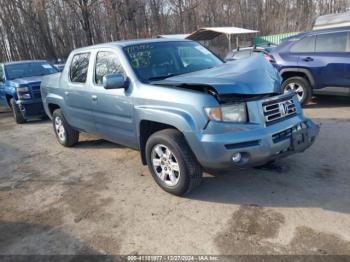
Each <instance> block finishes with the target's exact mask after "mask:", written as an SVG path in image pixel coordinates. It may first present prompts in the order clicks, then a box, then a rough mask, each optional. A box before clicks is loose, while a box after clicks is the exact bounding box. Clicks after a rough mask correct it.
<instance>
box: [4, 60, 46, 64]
mask: <svg viewBox="0 0 350 262" xmlns="http://www.w3.org/2000/svg"><path fill="white" fill-rule="evenodd" d="M42 62H47V61H46V60H22V61H12V62H5V63H4V65H16V64H26V63H42Z"/></svg>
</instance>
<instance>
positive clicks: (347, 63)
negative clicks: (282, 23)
mask: <svg viewBox="0 0 350 262" xmlns="http://www.w3.org/2000/svg"><path fill="white" fill-rule="evenodd" d="M271 53H272V55H273V57H274V60H275V63H274V66H275V67H276V68H277V69H278V71H279V72H280V73H281V76H282V78H283V84H282V88H283V89H284V90H285V91H289V90H294V91H295V92H296V93H297V94H298V98H299V100H300V101H301V103H302V104H306V103H307V102H308V101H309V100H310V99H311V97H312V95H313V94H334V95H345V96H349V95H350V27H343V28H332V29H323V30H315V31H310V32H306V33H301V34H299V35H295V36H292V37H289V38H287V39H285V40H284V41H283V42H282V43H281V44H280V45H279V46H278V47H277V48H275V49H274V50H273V51H272V52H271Z"/></svg>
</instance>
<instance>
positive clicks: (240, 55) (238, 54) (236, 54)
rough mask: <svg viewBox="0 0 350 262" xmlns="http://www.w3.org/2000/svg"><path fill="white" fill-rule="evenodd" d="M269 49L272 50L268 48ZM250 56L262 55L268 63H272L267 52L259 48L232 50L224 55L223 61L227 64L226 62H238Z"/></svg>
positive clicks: (271, 58)
mask: <svg viewBox="0 0 350 262" xmlns="http://www.w3.org/2000/svg"><path fill="white" fill-rule="evenodd" d="M270 49H271V50H272V49H273V48H272V47H270ZM252 55H263V56H264V58H265V59H266V60H267V61H269V62H272V61H273V57H272V56H271V55H270V53H269V51H267V50H266V49H265V48H264V47H259V46H258V47H244V48H237V49H234V50H232V51H231V52H229V53H228V54H227V55H226V57H225V61H226V62H228V61H234V60H240V59H244V58H248V57H250V56H252Z"/></svg>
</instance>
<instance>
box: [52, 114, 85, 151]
mask: <svg viewBox="0 0 350 262" xmlns="http://www.w3.org/2000/svg"><path fill="white" fill-rule="evenodd" d="M52 124H53V129H54V131H55V135H56V138H57V140H58V142H59V143H60V144H61V145H63V146H65V147H71V146H74V145H75V144H76V143H78V141H79V132H78V131H76V130H74V129H73V128H72V127H71V126H70V125H69V124H68V123H67V121H66V119H65V118H64V115H63V114H62V111H61V109H56V110H55V111H54V112H53V114H52Z"/></svg>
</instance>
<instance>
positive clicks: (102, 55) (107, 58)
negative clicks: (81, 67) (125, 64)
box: [95, 51, 126, 85]
mask: <svg viewBox="0 0 350 262" xmlns="http://www.w3.org/2000/svg"><path fill="white" fill-rule="evenodd" d="M116 73H119V74H122V75H123V76H124V78H125V77H126V75H125V72H124V70H123V68H122V66H121V64H120V63H119V59H118V56H117V55H116V54H114V53H112V52H107V51H101V52H98V53H97V56H96V66H95V83H96V84H97V85H102V83H103V77H104V76H105V75H109V74H116Z"/></svg>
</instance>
